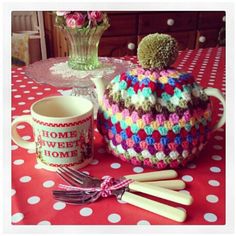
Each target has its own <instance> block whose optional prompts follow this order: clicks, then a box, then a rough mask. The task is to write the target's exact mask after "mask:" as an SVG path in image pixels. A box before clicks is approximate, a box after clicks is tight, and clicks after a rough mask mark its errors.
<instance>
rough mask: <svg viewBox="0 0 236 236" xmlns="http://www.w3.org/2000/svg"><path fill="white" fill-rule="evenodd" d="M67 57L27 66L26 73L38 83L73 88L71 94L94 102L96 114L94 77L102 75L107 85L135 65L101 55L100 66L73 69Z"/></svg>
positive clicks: (96, 102) (96, 103)
mask: <svg viewBox="0 0 236 236" xmlns="http://www.w3.org/2000/svg"><path fill="white" fill-rule="evenodd" d="M67 60H68V59H67V57H57V58H49V59H46V60H42V61H38V62H35V63H33V64H31V65H29V66H27V67H26V70H25V73H26V75H27V76H28V77H29V78H31V79H33V80H34V81H35V82H37V83H43V84H49V85H52V86H55V87H57V88H72V92H71V95H73V96H82V97H85V98H87V99H89V100H90V101H92V102H93V104H94V111H95V114H96V113H97V109H98V101H97V93H96V90H95V85H94V83H93V82H92V78H95V77H97V76H99V77H102V78H103V80H104V83H105V84H106V85H107V84H108V83H109V82H110V81H111V80H112V79H113V78H114V77H115V75H117V74H120V73H122V72H124V71H126V70H128V69H131V68H133V67H134V66H135V65H134V64H133V63H132V62H130V61H125V60H121V59H116V58H109V57H100V58H99V61H100V66H99V67H98V68H96V69H94V70H88V71H82V70H73V69H71V68H70V67H69V66H68V64H67Z"/></svg>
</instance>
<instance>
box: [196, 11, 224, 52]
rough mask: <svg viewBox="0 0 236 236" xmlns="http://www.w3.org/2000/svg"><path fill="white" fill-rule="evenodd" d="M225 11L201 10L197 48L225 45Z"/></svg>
mask: <svg viewBox="0 0 236 236" xmlns="http://www.w3.org/2000/svg"><path fill="white" fill-rule="evenodd" d="M224 29H225V12H200V13H199V21H198V30H197V37H196V48H199V47H200V48H206V47H214V46H216V45H221V46H224V43H222V42H221V41H224V40H223V39H222V37H223V38H225V35H224V34H223V33H222V34H221V32H223V31H224Z"/></svg>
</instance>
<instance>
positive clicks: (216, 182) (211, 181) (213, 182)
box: [208, 179, 220, 187]
mask: <svg viewBox="0 0 236 236" xmlns="http://www.w3.org/2000/svg"><path fill="white" fill-rule="evenodd" d="M208 184H209V185H211V186H213V187H218V186H220V182H219V181H217V180H214V179H211V180H209V181H208Z"/></svg>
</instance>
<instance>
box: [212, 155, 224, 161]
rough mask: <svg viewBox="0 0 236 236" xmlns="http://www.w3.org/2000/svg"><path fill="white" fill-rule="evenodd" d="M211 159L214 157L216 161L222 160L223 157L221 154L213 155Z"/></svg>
mask: <svg viewBox="0 0 236 236" xmlns="http://www.w3.org/2000/svg"><path fill="white" fill-rule="evenodd" d="M211 159H213V160H214V161H221V160H222V157H221V156H219V155H213V156H212V157H211Z"/></svg>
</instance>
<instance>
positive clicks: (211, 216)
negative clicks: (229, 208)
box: [204, 213, 217, 222]
mask: <svg viewBox="0 0 236 236" xmlns="http://www.w3.org/2000/svg"><path fill="white" fill-rule="evenodd" d="M204 219H205V220H206V221H208V222H216V221H217V216H216V215H215V214H213V213H206V214H204Z"/></svg>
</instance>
